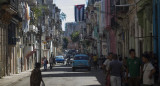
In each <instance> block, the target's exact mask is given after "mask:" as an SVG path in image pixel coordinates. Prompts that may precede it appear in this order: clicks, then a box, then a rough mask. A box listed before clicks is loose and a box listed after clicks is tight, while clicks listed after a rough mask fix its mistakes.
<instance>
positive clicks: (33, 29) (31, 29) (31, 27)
mask: <svg viewBox="0 0 160 86" xmlns="http://www.w3.org/2000/svg"><path fill="white" fill-rule="evenodd" d="M29 30H30V31H31V32H35V33H37V32H38V28H37V27H36V26H34V25H29Z"/></svg>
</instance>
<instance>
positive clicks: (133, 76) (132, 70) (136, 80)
mask: <svg viewBox="0 0 160 86" xmlns="http://www.w3.org/2000/svg"><path fill="white" fill-rule="evenodd" d="M129 54H130V58H128V59H127V71H126V81H128V84H129V86H140V79H141V77H140V76H141V74H140V73H141V60H140V59H139V58H137V57H136V56H135V50H134V49H130V50H129ZM128 76H130V77H129V79H128Z"/></svg>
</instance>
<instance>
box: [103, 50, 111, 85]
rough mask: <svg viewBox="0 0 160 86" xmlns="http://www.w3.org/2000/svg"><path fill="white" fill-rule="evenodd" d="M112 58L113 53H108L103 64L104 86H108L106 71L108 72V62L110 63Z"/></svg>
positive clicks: (108, 76)
mask: <svg viewBox="0 0 160 86" xmlns="http://www.w3.org/2000/svg"><path fill="white" fill-rule="evenodd" d="M112 56H113V53H109V54H108V56H107V59H106V60H105V62H104V63H103V69H104V70H105V74H106V86H110V75H109V74H108V70H109V65H110V62H111V61H112ZM107 74H108V75H107Z"/></svg>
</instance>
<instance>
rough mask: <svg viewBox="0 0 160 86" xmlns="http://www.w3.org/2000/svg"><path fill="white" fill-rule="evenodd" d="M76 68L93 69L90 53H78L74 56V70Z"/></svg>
mask: <svg viewBox="0 0 160 86" xmlns="http://www.w3.org/2000/svg"><path fill="white" fill-rule="evenodd" d="M76 69H88V70H89V71H91V65H90V61H89V56H88V55H85V54H77V55H75V56H74V60H73V63H72V71H75V70H76Z"/></svg>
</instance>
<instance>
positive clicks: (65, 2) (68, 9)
mask: <svg viewBox="0 0 160 86" xmlns="http://www.w3.org/2000/svg"><path fill="white" fill-rule="evenodd" d="M87 1H88V0H53V3H54V4H56V6H58V8H60V9H61V12H64V13H65V14H66V16H67V17H66V20H65V21H63V23H62V28H63V30H65V23H66V22H74V21H75V19H74V6H75V5H79V4H87Z"/></svg>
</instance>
